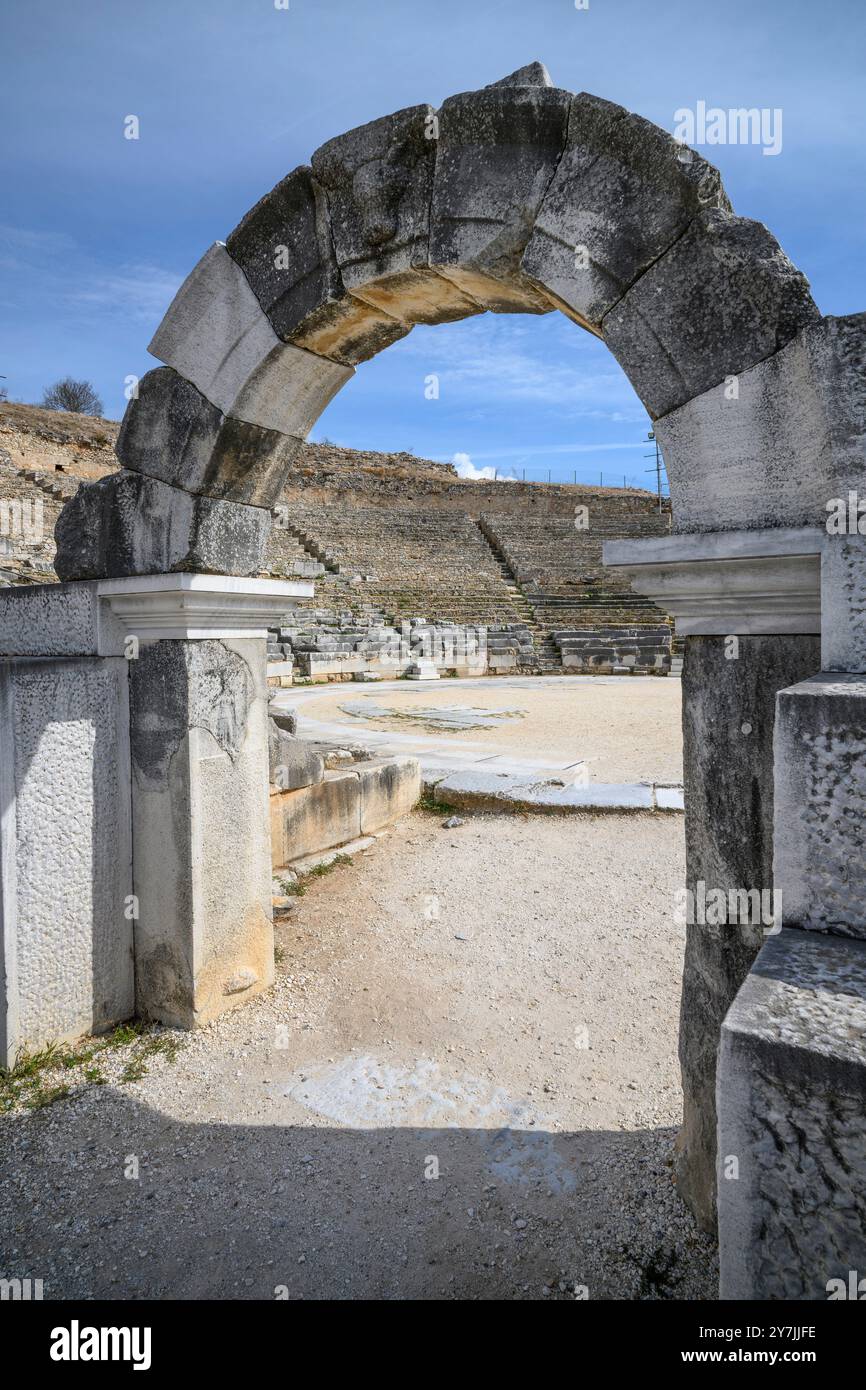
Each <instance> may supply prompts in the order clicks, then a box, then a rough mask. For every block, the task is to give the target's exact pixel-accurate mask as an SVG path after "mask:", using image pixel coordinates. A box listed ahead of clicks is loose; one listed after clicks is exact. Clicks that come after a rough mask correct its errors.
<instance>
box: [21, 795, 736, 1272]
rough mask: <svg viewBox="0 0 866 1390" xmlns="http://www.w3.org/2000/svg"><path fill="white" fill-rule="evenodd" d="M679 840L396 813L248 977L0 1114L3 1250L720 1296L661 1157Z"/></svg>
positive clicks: (664, 1151) (154, 1263)
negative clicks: (146, 1047)
mask: <svg viewBox="0 0 866 1390" xmlns="http://www.w3.org/2000/svg"><path fill="white" fill-rule="evenodd" d="M682 858H683V845H682V824H681V822H680V821H679V820H672V819H668V818H659V819H650V818H644V817H635V818H633V819H629V820H623V819H621V818H618V817H617V818H604V817H600V818H598V819H586V818H576V819H571V818H570V819H567V820H551V819H547V818H545V819H543V820H536V819H529V818H521V817H516V816H515V817H510V816H509V817H505V816H503V817H495V818H486V817H477V818H473V819H470V820H467V821H466V822H465V823H464V824H463V825H462V826H460V827H458V828H456V829H451V830H446V829H444V828H443V827H442V824H441V821H440V818H439V817H437V816H433V815H430V814H427V813H423V812H414V813H413V814H412V815H411V816H409V817H407V818H406V819H405V820H404V821H402V822H401V823H400V824H399V826H398V827H396V828H395V829H394V830H393V831H392V832H391V833H390V834H389V835H388V836H386V837H385V838H383V839H381V840H379V841H377V843H376V845H375V846H374V847H373V848H371V849H370V850H369V851H368V852H367V853H366V854H365V855H362V856H360V857H359V858H358V859H357V860H355V861H354V863H353V864H352V865H350V866H343V865H341V866H339V867H337V868H336V869H335V870H334V871H333V872H332V873H330V874H329V875H327V876H326V877H323V878H321V879H318V880H315V881H310V882H309V884H308V886H307V890H306V893H305V895H304V896H302V897H299V898H298V899H297V900H296V906H295V910H294V912H293V914H292V916H291V917H290V918H289V921H288V924H287V925H285V926H283V927H281V928H279V930H278V935H279V945H280V951H279V955H280V964H279V967H278V983H277V985H276V987H275V988H274V990H273V991H271V992H270V993H269V994H267V995H264V996H261V997H260V998H259V999H257V1000H256V1001H254V1002H253V1003H251V1004H249V1005H248V1006H247V1007H245V1008H243V1009H240V1010H238V1011H236V1012H234V1013H232V1014H230V1015H227V1016H225V1017H224V1018H222V1019H221V1020H218V1021H217V1022H216V1023H214V1024H211V1025H209V1027H208V1028H206V1029H204V1030H202V1032H200V1033H198V1034H195V1035H188V1034H187V1035H182V1037H183V1042H182V1046H181V1049H180V1051H179V1053H178V1055H177V1057H176V1059H175V1060H174V1061H170V1060H168V1059H167V1058H166V1057H163V1056H157V1057H154V1058H152V1059H150V1060H149V1061H148V1068H149V1069H148V1071H147V1074H146V1075H144V1076H143V1077H142V1079H141V1080H138V1081H125V1082H124V1081H121V1080H120V1075H121V1071H122V1069H123V1068H124V1066H127V1067H128V1065H129V1063H128V1058H129V1055H130V1050H129V1049H117V1050H115V1051H114V1052H112V1053H111V1055H110V1059H109V1060H108V1061H107V1062H106V1063H105V1067H106V1081H107V1084H105V1085H102V1086H94V1085H89V1086H81V1087H80V1088H74V1089H73V1092H72V1094H71V1095H70V1096H69V1097H68V1098H67V1099H64V1100H59V1101H57V1102H55V1103H54V1104H52V1105H50V1106H48V1107H46V1108H44V1109H41V1110H38V1111H36V1112H21V1111H16V1112H14V1113H12V1114H10V1115H8V1116H6V1117H5V1118H4V1119H3V1120H2V1130H3V1141H2V1145H0V1233H2V1234H0V1272H2V1273H3V1274H4V1275H6V1276H7V1277H10V1276H14V1275H17V1276H19V1277H26V1276H28V1275H29V1276H30V1277H32V1278H42V1279H44V1280H45V1297H46V1298H60V1299H63V1298H71V1297H86V1298H105V1297H108V1298H113V1297H133V1298H166V1297H173V1298H201V1297H214V1298H266V1299H270V1298H274V1297H275V1296H288V1297H291V1298H327V1297H335V1298H347V1297H356V1298H357V1297H372V1298H434V1299H451V1298H466V1299H487V1298H504V1299H524V1298H554V1299H556V1298H567V1299H572V1298H574V1297H575V1296H576V1294H577V1296H585V1295H588V1296H589V1297H590V1298H614V1299H633V1298H659V1297H673V1298H686V1299H689V1298H703V1297H708V1298H714V1297H715V1296H716V1267H715V1255H714V1249H713V1245H712V1243H711V1242H710V1241H709V1240H708V1239H707V1238H706V1237H704V1236H701V1235H700V1234H699V1233H698V1232H697V1231H696V1230H695V1227H694V1225H693V1222H692V1220H691V1218H690V1217H689V1215H688V1213H687V1212H686V1209H685V1208H684V1206H683V1205H682V1203H681V1202H680V1200H679V1198H678V1196H677V1194H676V1190H675V1187H674V1185H673V1178H672V1172H671V1146H672V1144H673V1140H674V1135H675V1129H676V1126H677V1124H678V1121H679V1116H680V1104H681V1098H680V1090H679V1077H678V1069H677V1064H676V1028H677V1011H678V1002H679V989H680V970H681V961H682V945H683V943H682V933H681V929H679V928H677V927H676V926H675V925H674V923H673V919H672V908H673V894H674V889H675V887H676V886H677V885H678V884H680V883H681V882H682V877H683V863H682ZM172 1036H177V1035H172ZM136 1046H137V1045H136V1044H133V1046H132V1054H134V1053H135V1049H136ZM124 1054H125V1056H126V1060H124ZM106 1055H107V1054H106ZM67 1079H71V1080H73V1081H74V1080H75V1079H76V1078H75V1077H74V1076H72V1074H70V1075H69V1077H68V1078H67ZM136 1163H137V1176H135V1164H136ZM126 1174H129V1176H126ZM275 1291H276V1294H275Z"/></svg>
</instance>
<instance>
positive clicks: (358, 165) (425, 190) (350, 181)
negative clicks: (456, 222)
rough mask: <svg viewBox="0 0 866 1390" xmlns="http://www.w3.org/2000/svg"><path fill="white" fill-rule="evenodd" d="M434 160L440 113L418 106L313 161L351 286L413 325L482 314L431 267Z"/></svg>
mask: <svg viewBox="0 0 866 1390" xmlns="http://www.w3.org/2000/svg"><path fill="white" fill-rule="evenodd" d="M435 158H436V139H435V112H434V110H433V108H432V106H412V107H409V108H408V109H407V110H404V111H397V112H395V113H394V115H392V116H383V117H382V118H381V119H380V120H377V121H371V122H369V124H367V125H364V126H360V127H359V128H358V129H357V130H351V131H349V132H348V133H347V134H346V135H340V136H338V137H337V138H336V139H334V140H329V141H328V142H327V144H325V145H322V147H321V148H320V149H318V150H317V151H316V153H315V154H314V155H313V160H312V164H313V173H314V175H315V177H316V179H317V180H318V182H319V184H320V185H321V186H322V187H323V188H324V189H325V190H326V193H327V199H328V211H329V215H330V223H331V231H332V233H333V238H334V249H335V251H336V256H337V261H338V263H339V266H340V273H341V275H342V278H343V283H344V285H345V286H346V288H347V289H348V290H350V291H351V292H352V294H353V295H355V296H356V297H358V298H360V299H363V300H364V301H365V302H366V303H369V304H372V305H373V306H374V307H376V308H379V309H382V310H384V311H385V312H386V313H388V314H390V315H392V316H393V317H394V318H396V319H399V320H400V321H401V322H402V323H407V324H414V323H443V322H446V321H448V320H451V319H458V318H465V317H466V316H467V315H469V314H477V313H480V312H481V306H479V305H478V304H476V303H475V302H474V301H473V300H472V299H470V298H468V297H467V296H466V295H464V294H462V293H461V292H460V290H458V289H457V287H456V286H455V285H453V284H452V283H451V282H450V281H449V280H446V279H445V278H444V277H443V276H441V275H437V274H436V272H435V271H434V270H432V269H431V268H430V267H429V265H428V238H429V230H430V197H431V193H432V189H433V168H434V164H435Z"/></svg>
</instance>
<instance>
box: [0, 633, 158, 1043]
mask: <svg viewBox="0 0 866 1390" xmlns="http://www.w3.org/2000/svg"><path fill="white" fill-rule="evenodd" d="M0 803H2V806H3V818H2V832H0V879H2V891H0V979H2V988H0V1066H10V1065H12V1063H13V1062H14V1060H15V1057H16V1054H17V1053H18V1052H19V1051H20V1050H24V1049H27V1050H30V1051H34V1050H36V1049H38V1048H41V1047H44V1046H46V1044H48V1043H50V1042H56V1041H61V1040H70V1039H74V1038H77V1037H79V1036H81V1035H82V1034H84V1033H89V1032H99V1031H101V1030H103V1029H105V1028H108V1027H110V1026H111V1025H112V1024H115V1023H118V1022H120V1021H121V1020H122V1019H125V1018H129V1017H130V1016H131V1015H132V1013H133V1012H134V997H133V966H132V942H133V915H134V914H133V913H132V912H131V911H129V907H130V901H129V896H130V895H131V894H132V892H133V886H132V855H131V839H130V792H129V729H128V705H127V663H126V662H125V661H124V660H122V659H121V658H108V659H101V658H70V659H55V660H36V661H28V660H22V661H2V662H0Z"/></svg>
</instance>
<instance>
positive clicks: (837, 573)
mask: <svg viewBox="0 0 866 1390" xmlns="http://www.w3.org/2000/svg"><path fill="white" fill-rule="evenodd" d="M821 669H822V670H823V671H850V672H864V673H866V536H861V535H856V536H849V535H839V536H837V535H827V536H825V537H824V545H823V550H822V552H821Z"/></svg>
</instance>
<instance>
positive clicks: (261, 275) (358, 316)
mask: <svg viewBox="0 0 866 1390" xmlns="http://www.w3.org/2000/svg"><path fill="white" fill-rule="evenodd" d="M226 248H227V250H228V251H229V253H230V255H231V257H232V259H233V260H235V261H236V262H237V264H238V265H239V266H240V268H241V270H242V271H243V272H244V275H245V277H246V279H247V280H248V282H249V284H250V285H251V287H252V289H253V292H254V293H255V295H256V298H257V299H258V302H259V304H260V305H261V307H262V309H263V311H264V312H265V314H266V315H267V317H268V319H269V320H270V322H271V324H272V325H273V328H274V331H275V333H276V334H277V336H278V337H279V338H281V339H283V340H284V341H288V342H292V343H294V344H296V345H297V346H301V347H305V348H307V349H309V351H311V352H314V353H318V354H319V355H320V356H323V357H328V358H331V359H332V360H333V361H335V362H340V363H343V364H345V365H354V364H356V363H358V362H363V361H366V360H367V358H369V357H373V356H374V355H375V354H376V353H377V352H381V351H382V349H383V348H386V347H388V346H389V344H390V343H393V342H396V340H397V339H398V338H403V337H405V335H406V333H407V332H408V331H409V330H408V328H406V326H405V325H404V324H402V323H398V322H397V320H396V319H393V318H392V317H391V316H390V315H388V314H385V313H383V312H382V311H381V310H378V309H374V308H372V307H371V305H369V304H365V303H362V302H361V301H360V300H357V299H355V298H353V297H352V296H351V295H349V294H347V292H346V290H345V287H344V285H343V281H342V277H341V275H340V271H339V268H338V266H337V261H336V257H335V255H334V250H333V246H332V244H331V231H330V226H329V222H328V213H327V205H326V198H325V193H324V191H323V189H321V188H320V186H319V185H318V183H317V182H316V181H315V179H314V178H313V177H312V171H311V170H310V169H309V168H308V167H307V166H302V167H301V168H299V169H295V170H293V171H292V173H290V174H288V175H287V176H286V177H285V178H284V179H282V180H281V182H280V183H278V184H277V186H276V188H273V189H272V190H271V192H270V193H268V194H266V195H265V197H264V198H262V199H260V201H259V202H258V203H256V205H255V207H254V208H252V209H251V210H250V211H249V212H248V213H247V215H246V217H244V218H243V220H242V221H241V222H240V223H239V224H238V226H237V227H236V228H235V230H234V231H233V232H232V233H231V235H230V236H229V238H228V241H227V242H226Z"/></svg>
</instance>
